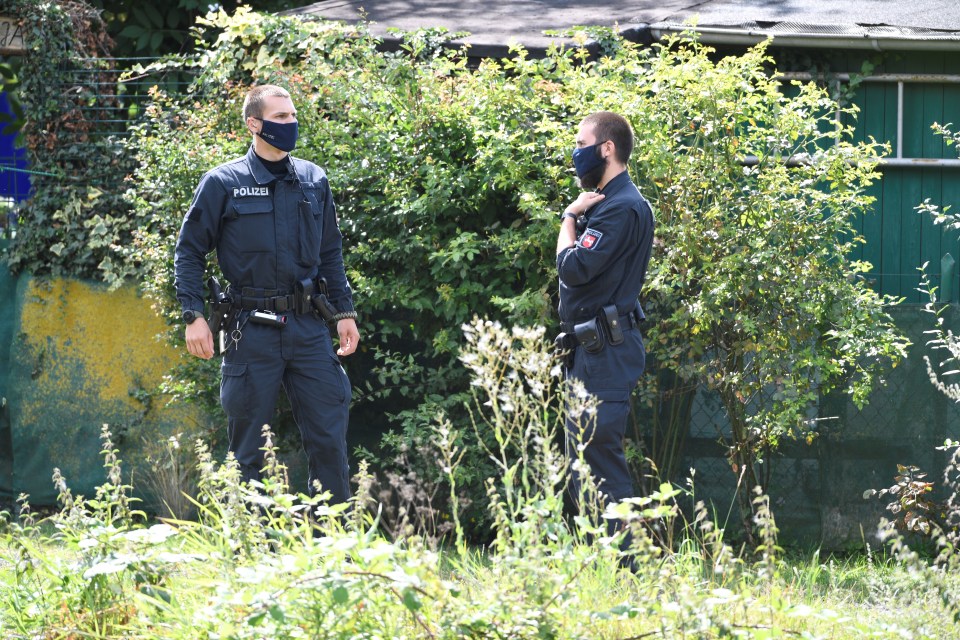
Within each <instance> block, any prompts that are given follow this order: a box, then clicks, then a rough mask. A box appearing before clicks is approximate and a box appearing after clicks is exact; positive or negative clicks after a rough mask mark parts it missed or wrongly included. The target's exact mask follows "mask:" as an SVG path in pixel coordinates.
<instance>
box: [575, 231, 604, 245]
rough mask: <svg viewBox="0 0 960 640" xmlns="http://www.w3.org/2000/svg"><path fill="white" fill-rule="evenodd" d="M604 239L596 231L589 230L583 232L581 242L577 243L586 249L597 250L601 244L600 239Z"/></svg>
mask: <svg viewBox="0 0 960 640" xmlns="http://www.w3.org/2000/svg"><path fill="white" fill-rule="evenodd" d="M602 237H603V234H602V233H600V232H599V231H597V230H595V229H587V230H586V231H584V232H583V235H582V236H580V241H579V242H578V243H577V244H579V245H580V246H581V247H583V248H584V249H596V248H597V245H598V244H599V243H600V238H602Z"/></svg>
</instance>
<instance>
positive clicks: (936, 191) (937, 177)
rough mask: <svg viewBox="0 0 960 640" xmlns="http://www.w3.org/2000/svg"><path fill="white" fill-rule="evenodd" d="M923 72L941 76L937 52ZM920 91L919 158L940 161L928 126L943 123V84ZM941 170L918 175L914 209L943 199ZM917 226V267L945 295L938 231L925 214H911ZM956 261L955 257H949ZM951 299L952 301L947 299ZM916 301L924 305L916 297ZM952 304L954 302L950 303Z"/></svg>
mask: <svg viewBox="0 0 960 640" xmlns="http://www.w3.org/2000/svg"><path fill="white" fill-rule="evenodd" d="M922 59H923V69H924V71H925V72H928V73H943V63H944V57H943V53H941V52H930V53H928V54H926V55H924V56H923V58H922ZM918 86H919V87H920V88H921V90H922V91H923V113H922V114H920V124H921V129H922V135H921V142H922V144H921V149H920V157H922V158H940V157H942V155H943V154H942V152H943V146H944V144H943V140H942V139H941V137H940V136H938V135H936V134H934V133H933V130H932V129H931V125H932V124H933V123H934V122H942V121H943V83H939V82H937V83H929V84H927V83H924V84H921V85H918ZM942 183H943V171H942V169H937V168H929V169H924V170H923V171H922V172H921V185H920V194H919V195H918V199H917V202H916V203H915V204H914V205H913V206H914V207H917V206H919V205H920V204H921V203H922V202H923V201H924V199H926V198H930V200H931V201H932V202H939V201H940V199H941V198H942V197H943V191H942ZM914 215H915V216H916V217H917V218H918V220H919V223H920V232H921V264H922V263H924V262H926V263H929V265H928V267H927V272H928V273H929V274H930V275H931V278H930V282H931V283H932V284H933V285H934V286H936V287H937V289H940V290H941V293H940V297H941V299H942V298H943V297H944V294H949V292H943V291H942V287H943V280H942V278H941V275H942V274H941V273H940V262H941V259H942V258H943V254H944V253H946V252H947V248H945V247H943V246H942V242H941V240H942V238H941V229H940V228H939V227H937V226H936V225H934V224H933V219H932V218H931V217H930V216H929V215H928V214H926V213H920V212H915V214H914ZM953 257H954V259H957V258H958V256H957V255H955V254H954V255H953ZM951 300H953V298H951ZM918 301H919V302H924V296H923V294H920V299H919V300H918ZM954 301H955V300H954Z"/></svg>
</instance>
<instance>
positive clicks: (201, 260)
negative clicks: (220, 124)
mask: <svg viewBox="0 0 960 640" xmlns="http://www.w3.org/2000/svg"><path fill="white" fill-rule="evenodd" d="M291 160H292V167H293V171H291V173H290V174H289V175H288V176H287V177H286V178H284V179H282V180H278V179H277V178H276V177H274V175H273V174H271V173H270V172H269V171H268V170H267V169H266V167H264V166H263V163H262V162H260V159H259V158H257V156H256V154H255V153H254V152H253V147H252V146H251V147H250V150H249V151H248V152H247V155H246V156H244V157H242V158H238V159H236V160H232V161H230V162H227V163H225V164H222V165H220V166H219V167H216V168H215V169H212V170H211V171H209V172H207V174H206V175H204V176H203V178H201V180H200V184H199V186H198V187H197V190H196V192H195V193H194V197H193V202H192V203H191V205H190V208H189V209H188V210H187V215H186V216H185V217H184V219H183V224H182V225H181V227H180V236H179V238H178V239H177V247H176V253H175V255H174V271H175V282H174V284H175V286H176V289H177V299H178V300H179V301H180V305H181V306H182V307H183V308H184V309H197V310H200V309H203V302H204V298H205V294H204V285H203V283H204V278H203V276H204V270H205V268H206V263H207V254H209V253H210V252H211V251H213V250H214V249H216V251H217V259H218V260H219V263H220V269H221V271H223V275H224V276H225V277H226V279H227V282H228V283H229V284H231V285H232V286H233V287H234V288H235V289H240V288H243V287H254V288H258V289H276V290H281V291H286V292H288V293H289V292H292V291H293V287H294V284H295V283H296V282H298V281H300V280H303V279H306V278H313V277H316V276H318V275H319V276H321V277H324V278H326V279H327V287H328V298H330V301H331V302H332V303H333V305H334V306H335V307H336V308H337V310H338V311H340V312H344V311H353V293H352V291H351V290H350V286H349V285H348V284H347V279H346V275H345V273H344V268H343V253H342V239H341V236H340V230H339V228H338V227H337V214H336V209H335V207H334V203H333V195H332V193H331V191H330V184H329V182H328V180H327V176H326V174H325V173H324V171H323V169H321V168H320V167H318V166H317V165H315V164H313V163H312V162H307V161H306V160H300V159H298V158H291ZM301 200H306V201H308V202H309V203H310V207H309V214H310V215H307V212H301V211H300V210H299V207H298V203H299V202H300V201H301Z"/></svg>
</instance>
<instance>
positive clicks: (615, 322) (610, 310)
mask: <svg viewBox="0 0 960 640" xmlns="http://www.w3.org/2000/svg"><path fill="white" fill-rule="evenodd" d="M603 328H604V329H606V330H607V336H609V338H610V344H612V345H614V346H616V345H618V344H621V343H622V342H623V327H622V326H620V312H618V311H617V305H615V304H608V305H607V306H605V307H604V308H603Z"/></svg>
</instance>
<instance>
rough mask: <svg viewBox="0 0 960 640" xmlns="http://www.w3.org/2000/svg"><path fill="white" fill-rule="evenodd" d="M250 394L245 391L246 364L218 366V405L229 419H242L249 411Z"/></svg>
mask: <svg viewBox="0 0 960 640" xmlns="http://www.w3.org/2000/svg"><path fill="white" fill-rule="evenodd" d="M249 397H250V393H249V392H248V391H247V364H246V363H245V362H243V363H236V364H229V363H226V362H224V363H223V364H222V365H220V405H221V406H222V407H223V410H224V411H225V412H226V414H227V416H229V417H231V418H242V417H244V416H246V415H247V412H248V411H249V402H248V400H249Z"/></svg>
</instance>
